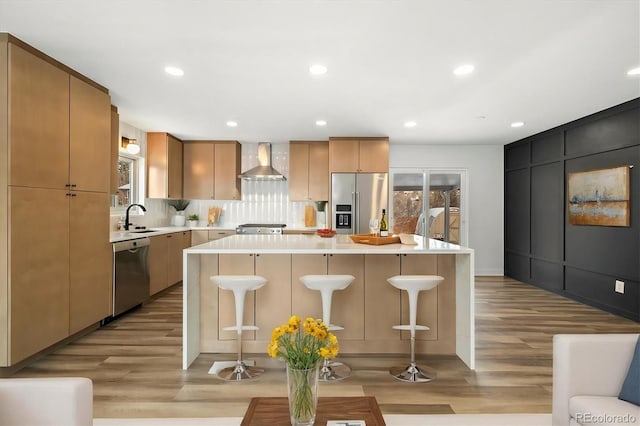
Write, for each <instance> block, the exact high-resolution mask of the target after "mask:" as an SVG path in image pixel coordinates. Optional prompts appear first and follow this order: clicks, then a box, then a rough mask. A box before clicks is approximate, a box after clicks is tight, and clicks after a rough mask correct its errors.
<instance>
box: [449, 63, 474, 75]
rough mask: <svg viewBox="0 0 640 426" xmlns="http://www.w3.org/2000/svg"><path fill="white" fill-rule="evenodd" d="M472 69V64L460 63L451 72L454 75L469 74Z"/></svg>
mask: <svg viewBox="0 0 640 426" xmlns="http://www.w3.org/2000/svg"><path fill="white" fill-rule="evenodd" d="M474 69H475V68H474V66H473V65H471V64H466V65H460V66H459V67H457V68H455V69H454V70H453V73H454V74H455V75H469V74H471V73H472V72H473V70H474Z"/></svg>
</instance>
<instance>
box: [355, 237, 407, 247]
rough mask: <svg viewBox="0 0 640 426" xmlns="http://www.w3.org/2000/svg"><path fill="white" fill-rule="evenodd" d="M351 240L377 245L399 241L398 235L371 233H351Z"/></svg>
mask: <svg viewBox="0 0 640 426" xmlns="http://www.w3.org/2000/svg"><path fill="white" fill-rule="evenodd" d="M351 241H353V242H354V243H358V244H371V245H374V246H379V245H382V244H396V243H399V242H400V237H398V236H394V237H377V236H375V235H371V234H356V235H351Z"/></svg>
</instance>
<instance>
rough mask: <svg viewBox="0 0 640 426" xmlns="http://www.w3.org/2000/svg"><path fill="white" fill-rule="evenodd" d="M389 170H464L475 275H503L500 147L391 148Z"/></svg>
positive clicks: (417, 146)
mask: <svg viewBox="0 0 640 426" xmlns="http://www.w3.org/2000/svg"><path fill="white" fill-rule="evenodd" d="M389 167H390V168H394V169H397V168H402V167H407V168H440V169H443V168H447V169H466V170H467V176H468V180H469V188H468V192H469V215H468V217H469V224H468V227H469V244H468V246H469V247H470V248H472V249H474V250H475V262H476V265H475V272H476V275H502V274H503V272H504V235H503V234H504V232H503V231H504V226H503V222H504V219H503V218H504V184H503V180H504V179H503V178H504V165H503V146H502V145H405V144H403V145H394V144H393V143H392V144H391V145H390V148H389Z"/></svg>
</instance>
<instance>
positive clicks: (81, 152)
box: [69, 76, 111, 193]
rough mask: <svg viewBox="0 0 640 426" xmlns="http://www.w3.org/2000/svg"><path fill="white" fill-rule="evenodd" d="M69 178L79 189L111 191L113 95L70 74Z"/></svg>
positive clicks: (76, 188) (72, 185) (73, 185)
mask: <svg viewBox="0 0 640 426" xmlns="http://www.w3.org/2000/svg"><path fill="white" fill-rule="evenodd" d="M69 93H70V100H69V105H70V111H69V123H70V131H69V163H70V167H69V182H70V184H71V187H72V188H73V189H75V190H77V191H95V192H105V193H107V192H109V187H110V182H111V173H110V169H109V164H110V159H111V99H110V97H109V94H108V93H105V92H102V91H100V90H98V89H96V88H94V87H93V86H91V85H89V84H88V83H85V82H84V81H82V80H80V79H79V78H76V77H74V76H70V84H69Z"/></svg>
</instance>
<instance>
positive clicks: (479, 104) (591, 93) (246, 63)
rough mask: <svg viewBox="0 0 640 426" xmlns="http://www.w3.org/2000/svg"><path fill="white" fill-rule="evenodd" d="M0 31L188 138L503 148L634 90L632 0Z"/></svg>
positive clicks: (278, 8)
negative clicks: (368, 140)
mask: <svg viewBox="0 0 640 426" xmlns="http://www.w3.org/2000/svg"><path fill="white" fill-rule="evenodd" d="M0 31H1V32H9V33H11V34H13V35H15V36H16V37H18V38H20V39H22V40H23V41H25V42H27V43H29V44H31V45H33V46H34V47H36V48H38V49H40V50H42V51H43V52H45V53H47V54H49V55H50V56H52V57H54V58H56V59H58V60H59V61H61V62H63V63H65V64H66V65H68V66H70V67H72V68H74V69H76V70H78V71H79V72H81V73H83V74H84V75H86V76H88V77H90V78H92V79H93V80H95V81H97V82H98V83H100V84H102V85H104V86H106V87H108V88H109V89H110V91H111V97H112V103H113V104H114V105H116V106H117V107H118V109H119V111H120V117H121V120H122V121H125V122H127V123H129V124H131V125H133V126H135V127H137V128H140V129H142V130H146V131H168V132H170V133H172V134H174V135H176V136H178V137H180V138H183V139H234V140H239V141H240V142H258V141H270V142H286V141H288V140H292V139H307V140H312V139H326V138H328V137H329V136H389V137H390V140H391V143H437V144H440V143H441V144H451V143H458V144H505V143H509V142H513V141H515V140H518V139H521V138H523V137H525V136H529V135H532V134H535V133H538V132H541V131H543V130H546V129H549V128H552V127H554V126H557V125H560V124H562V123H566V122H568V121H571V120H574V119H577V118H580V117H583V116H585V115H588V114H591V113H594V112H596V111H600V110H602V109H605V108H608V107H611V106H613V105H617V104H620V103H622V102H625V101H628V100H631V99H634V98H637V97H640V77H638V76H636V77H629V76H627V75H626V73H627V71H628V70H629V69H631V68H634V67H638V66H640V1H639V0H475V1H474V0H386V1H383V0H378V1H374V0H369V1H364V0H362V1H355V0H342V1H339V0H279V1H270V0H236V1H232V0H226V1H224V0H209V1H204V0H202V1H189V0H186V1H185V0H182V1H180V0H173V1H171V0H130V1H124V0H111V1H107V0H102V1H96V0H74V1H72V0H60V1H45V0H29V1H25V0H0ZM316 62H321V63H324V64H326V66H327V67H328V73H327V74H326V75H325V76H323V77H320V78H318V77H312V76H310V75H309V72H308V68H309V66H310V65H311V64H313V63H316ZM466 63H472V64H473V65H474V66H475V72H474V73H473V74H471V75H470V76H468V77H466V78H460V77H456V76H454V75H453V74H452V70H453V68H454V67H456V66H458V65H461V64H466ZM169 64H171V65H176V66H179V67H181V68H183V69H184V71H185V75H184V77H182V78H180V79H177V78H175V77H170V76H168V75H167V74H165V72H164V71H163V69H164V67H165V66H166V65H169ZM317 119H324V120H326V121H327V122H328V124H327V126H326V127H324V128H318V127H316V126H315V121H316V120H317ZM228 120H235V121H237V122H238V123H239V124H238V127H236V128H229V127H227V126H226V125H225V123H226V122H227V121H228ZM408 120H413V121H415V122H417V126H416V127H414V128H410V129H408V128H405V127H404V126H403V123H404V122H405V121H408ZM513 121H524V122H525V123H526V124H525V126H524V127H521V128H518V129H513V128H511V127H510V123H511V122H513Z"/></svg>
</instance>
